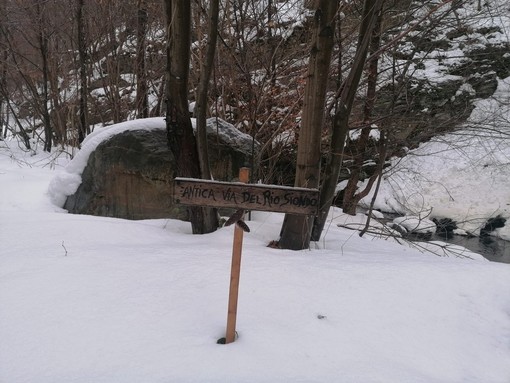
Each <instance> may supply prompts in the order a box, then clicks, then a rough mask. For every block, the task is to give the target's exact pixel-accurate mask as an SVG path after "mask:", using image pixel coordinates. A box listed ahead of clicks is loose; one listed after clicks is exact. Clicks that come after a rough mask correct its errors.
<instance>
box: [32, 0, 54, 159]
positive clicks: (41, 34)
mask: <svg viewBox="0 0 510 383" xmlns="http://www.w3.org/2000/svg"><path fill="white" fill-rule="evenodd" d="M44 3H45V2H44V1H42V0H38V1H37V2H36V11H37V17H38V31H37V38H38V42H39V53H40V54H41V60H42V75H43V94H42V100H41V104H42V105H41V110H42V120H43V126H44V151H46V152H50V151H51V144H52V140H53V130H52V128H51V118H50V111H49V109H48V105H49V102H50V98H49V90H48V83H49V66H48V54H49V51H48V50H49V48H48V37H47V36H46V31H45V25H44V23H45V10H44V8H45V4H44Z"/></svg>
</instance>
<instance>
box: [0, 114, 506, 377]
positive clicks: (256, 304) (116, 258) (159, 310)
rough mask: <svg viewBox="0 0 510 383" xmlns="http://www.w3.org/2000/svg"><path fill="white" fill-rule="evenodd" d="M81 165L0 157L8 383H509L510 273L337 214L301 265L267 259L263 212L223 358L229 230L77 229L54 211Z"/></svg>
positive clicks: (92, 140)
mask: <svg viewBox="0 0 510 383" xmlns="http://www.w3.org/2000/svg"><path fill="white" fill-rule="evenodd" d="M152 123H154V125H158V124H159V123H160V122H158V121H157V120H154V121H149V122H147V124H148V125H147V127H148V128H150V127H151V126H153V125H152ZM116 129H117V127H111V128H108V129H106V130H104V131H101V132H96V133H95V134H94V135H91V136H90V137H89V138H88V140H87V142H86V143H85V144H84V146H83V149H82V152H83V153H85V152H86V151H88V150H89V149H90V147H91V146H93V145H95V144H97V141H99V139H106V137H108V136H109V134H110V133H112V132H114V131H115V130H116ZM7 145H9V146H10V148H8V147H7ZM82 152H79V153H78V154H77V155H76V157H75V160H74V161H73V162H72V163H70V164H68V163H67V162H68V160H66V159H65V158H64V157H63V156H60V157H58V158H55V156H54V155H51V156H50V155H47V154H46V155H45V154H36V155H31V154H29V153H22V152H21V151H19V150H18V149H17V148H15V145H11V143H5V142H3V143H0V180H1V185H2V187H1V188H0V217H1V223H2V225H1V230H0V242H1V244H2V251H1V253H0V307H1V308H2V309H1V310H0V339H1V340H2V341H1V342H0V381H1V382H9V383H21V382H30V383H60V382H66V383H67V382H75V383H81V382H83V383H85V382H94V383H102V382H104V383H112V382H113V383H115V382H122V383H131V382H132V383H135V382H340V383H342V382H345V383H350V382H366V383H371V382H416V383H419V382H423V383H447V382H448V383H452V382H459V383H461V382H462V383H466V382H468V383H469V382H472V383H479V382H488V383H506V382H508V381H510V295H509V294H508V287H509V284H510V282H509V281H510V268H509V266H508V265H506V264H501V263H492V262H488V261H485V260H482V259H481V258H480V257H478V258H477V257H473V258H474V259H467V258H465V257H455V256H451V255H450V256H443V257H438V256H436V255H433V254H431V253H427V252H423V251H419V250H418V249H414V248H411V247H409V246H407V245H399V244H397V243H396V242H395V241H394V240H384V239H383V238H382V237H379V236H375V235H372V236H364V237H363V238H360V237H359V236H358V235H357V232H356V231H354V230H349V229H346V228H342V227H338V224H340V223H341V222H345V220H346V219H348V220H351V221H353V222H354V221H359V222H360V223H361V222H363V218H362V216H357V217H355V218H354V219H353V218H350V217H346V216H344V215H340V214H339V212H338V211H337V210H334V211H333V212H332V216H331V218H330V220H329V221H328V224H327V225H326V232H325V236H324V238H323V239H321V241H320V242H317V243H313V244H312V246H311V249H310V250H304V251H297V252H295V251H286V250H278V249H273V248H270V247H267V244H268V243H269V241H271V240H274V239H277V234H278V232H279V229H280V227H281V222H282V219H283V216H282V214H276V213H257V212H254V213H252V217H253V220H252V221H251V222H248V224H249V225H250V228H251V233H249V234H246V235H245V237H244V245H243V260H242V270H241V280H240V295H239V306H238V317H237V331H238V333H239V338H238V340H237V341H236V342H234V343H233V344H229V345H218V344H216V340H217V339H218V338H220V337H223V336H224V335H225V325H226V316H227V300H228V285H229V280H230V259H231V252H232V237H233V227H228V228H222V229H220V230H218V231H217V232H215V233H212V234H208V235H201V236H200V235H192V234H191V227H190V225H189V224H188V223H186V222H181V221H176V220H170V219H160V220H142V221H127V220H122V219H114V218H104V217H93V216H85V215H71V214H67V213H66V212H65V211H63V210H62V209H60V208H59V207H58V206H56V205H54V204H53V203H52V202H51V201H52V198H51V197H53V200H55V198H54V197H55V196H54V195H55V194H56V193H58V192H59V191H58V190H57V186H58V185H60V186H63V185H64V183H63V182H62V179H63V178H62V177H63V176H62V174H64V175H66V173H68V174H70V173H69V169H70V168H71V169H75V170H76V169H79V168H80V167H81V166H82V165H83V162H82V161H84V158H85V154H82ZM80 162H82V163H81V164H80ZM66 166H67V167H66ZM55 177H57V178H58V179H60V181H58V182H51V179H54V178H55ZM49 185H51V186H52V188H51V189H50V191H49V192H48V191H47V190H48V186H49ZM61 193H63V192H61ZM57 199H58V198H57Z"/></svg>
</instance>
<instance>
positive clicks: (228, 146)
mask: <svg viewBox="0 0 510 383" xmlns="http://www.w3.org/2000/svg"><path fill="white" fill-rule="evenodd" d="M207 131H208V142H209V157H210V159H211V171H212V174H213V177H214V179H216V180H223V181H231V180H233V179H234V178H236V177H237V175H238V174H239V168H241V167H243V166H246V165H247V164H249V162H250V158H251V147H252V142H251V137H250V136H249V135H246V134H243V133H241V132H240V131H238V130H237V129H236V128H235V127H234V126H232V125H230V124H228V123H226V122H225V121H222V120H216V119H209V120H208V121H207ZM258 145H259V144H258V143H255V145H254V147H255V150H256V149H258ZM174 170H175V161H174V158H173V155H172V153H171V152H170V150H169V149H168V147H167V140H166V131H165V130H153V131H147V130H134V131H125V132H123V133H121V134H117V135H115V136H113V137H111V138H110V139H109V140H107V141H104V142H102V143H101V144H100V145H98V147H97V148H96V150H95V151H94V152H93V153H92V154H91V155H90V157H89V159H88V163H87V166H86V168H85V170H84V171H83V173H82V183H81V185H80V186H79V188H78V190H77V191H76V192H75V193H74V194H73V195H71V196H69V197H68V198H67V200H66V203H65V205H64V208H65V209H67V210H68V211H69V212H70V213H75V214H89V215H99V216H106V217H117V218H126V219H150V218H177V219H187V210H186V208H185V207H184V206H180V205H177V204H174V203H173V200H172V192H173V177H174Z"/></svg>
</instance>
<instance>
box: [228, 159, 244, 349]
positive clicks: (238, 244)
mask: <svg viewBox="0 0 510 383" xmlns="http://www.w3.org/2000/svg"><path fill="white" fill-rule="evenodd" d="M249 179H250V169H248V168H241V169H239V181H240V182H243V183H247V182H248V180H249ZM243 234H244V231H243V229H241V228H240V227H238V226H237V225H235V228H234V243H233V245H232V266H231V269H230V291H229V295H228V315H227V333H226V336H225V343H227V344H228V343H232V342H234V341H235V337H236V319H237V297H238V295H239V275H240V273H241V253H242V251H243Z"/></svg>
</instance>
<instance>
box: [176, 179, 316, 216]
mask: <svg viewBox="0 0 510 383" xmlns="http://www.w3.org/2000/svg"><path fill="white" fill-rule="evenodd" d="M174 199H175V202H177V203H181V204H184V205H198V206H211V207H228V208H235V209H241V208H242V209H245V210H262V211H273V212H281V213H291V214H305V215H316V214H317V211H318V209H319V191H318V190H317V189H305V188H293V187H288V186H275V185H263V184H243V183H232V182H218V181H208V180H200V179H194V178H176V179H175V180H174Z"/></svg>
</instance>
